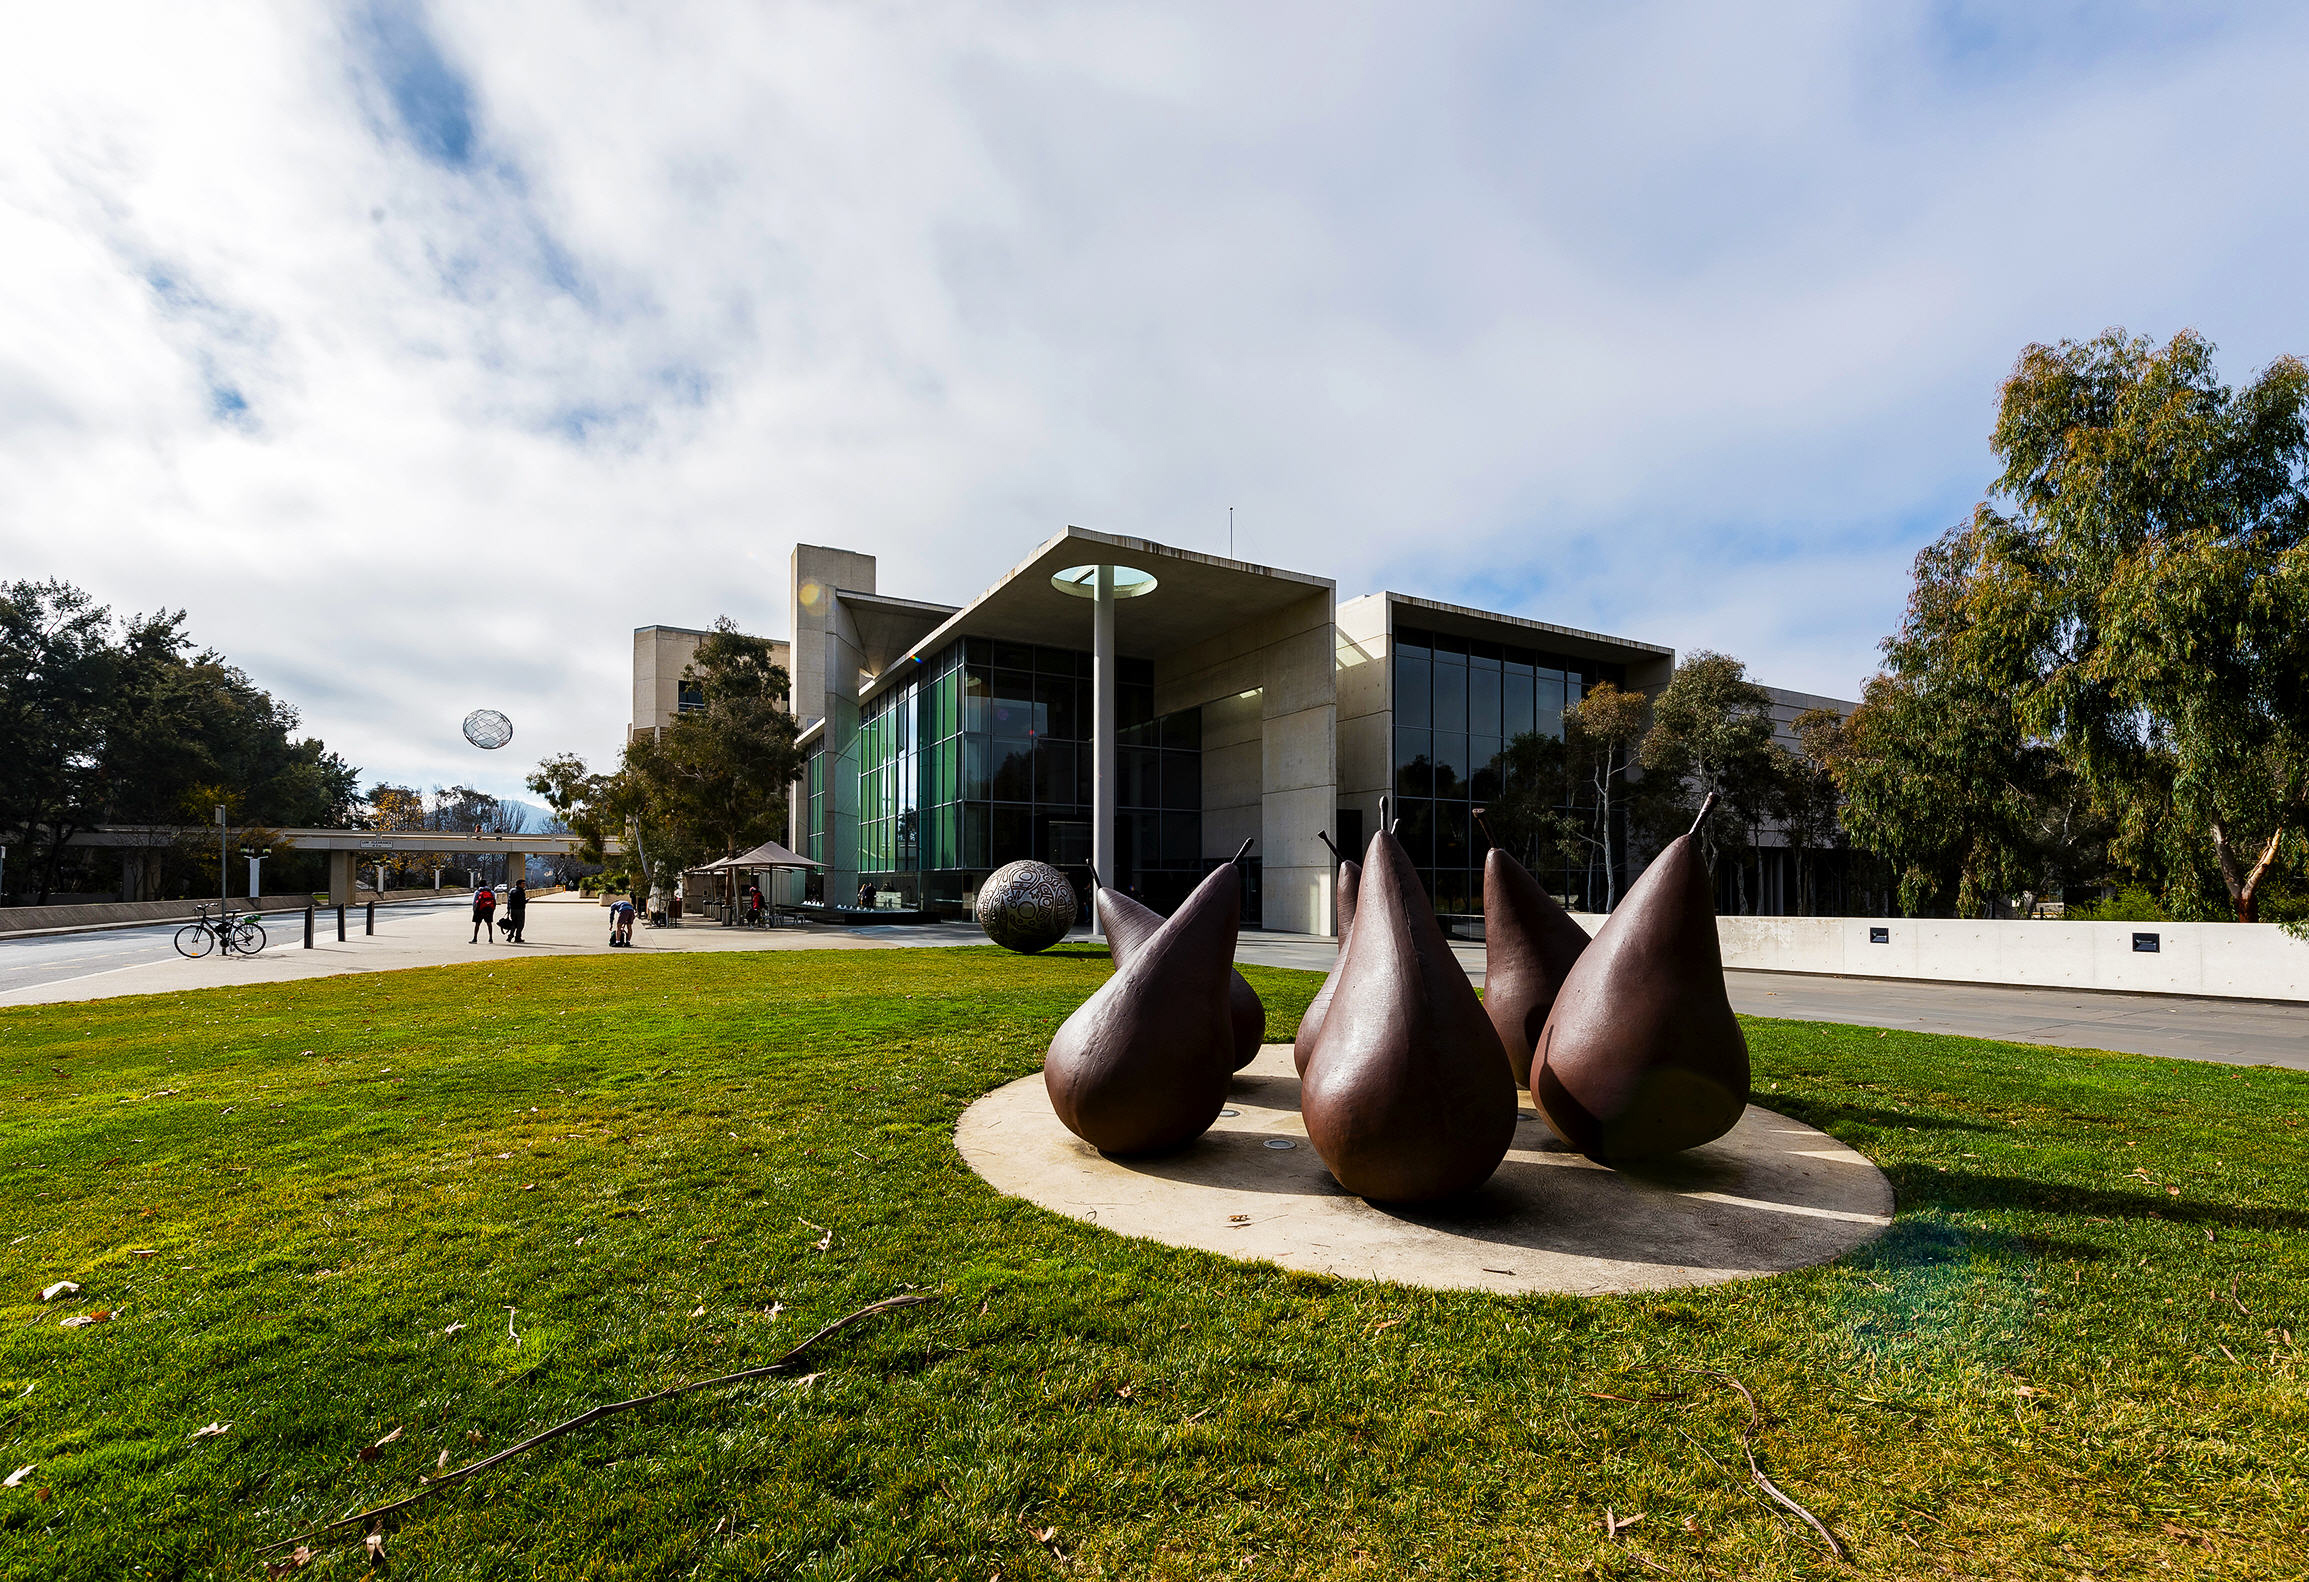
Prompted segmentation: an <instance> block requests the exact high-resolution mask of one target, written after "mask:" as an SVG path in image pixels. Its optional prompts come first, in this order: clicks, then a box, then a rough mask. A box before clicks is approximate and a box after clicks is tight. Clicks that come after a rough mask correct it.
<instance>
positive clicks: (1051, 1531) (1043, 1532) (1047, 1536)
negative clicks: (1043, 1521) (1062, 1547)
mask: <svg viewBox="0 0 2309 1582" xmlns="http://www.w3.org/2000/svg"><path fill="white" fill-rule="evenodd" d="M1028 1531H1030V1532H1032V1533H1033V1534H1034V1541H1035V1542H1036V1543H1038V1544H1046V1543H1049V1542H1050V1541H1051V1540H1052V1539H1053V1538H1056V1537H1057V1536H1058V1529H1057V1528H1055V1527H1033V1528H1029V1529H1028Z"/></svg>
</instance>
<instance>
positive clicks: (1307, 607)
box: [1155, 588, 1338, 934]
mask: <svg viewBox="0 0 2309 1582" xmlns="http://www.w3.org/2000/svg"><path fill="white" fill-rule="evenodd" d="M1331 616H1332V607H1331V591H1330V590H1329V589H1328V588H1325V589H1323V590H1322V591H1321V592H1319V593H1316V594H1313V595H1311V596H1309V597H1308V598H1305V599H1301V600H1299V601H1297V602H1296V603H1293V604H1290V605H1287V606H1285V607H1284V608H1283V609H1281V610H1278V611H1276V612H1275V613H1274V614H1272V615H1270V616H1268V617H1266V618H1265V619H1263V620H1260V621H1256V622H1253V623H1251V624H1248V625H1245V626H1243V627H1240V628H1238V629H1236V630H1234V631H1231V632H1227V633H1223V634H1222V635H1220V636H1217V637H1214V638H1212V639H1210V640H1209V641H1207V642H1203V643H1198V644H1195V645H1194V646H1192V647H1190V648H1187V649H1185V650H1182V651H1181V652H1179V653H1176V654H1173V655H1171V656H1169V657H1168V658H1166V659H1164V660H1162V661H1161V662H1160V663H1158V664H1157V665H1156V666H1155V712H1156V713H1158V714H1168V713H1171V712H1172V711H1174V710H1177V709H1185V708H1194V707H1198V706H1199V707H1202V708H1204V710H1205V713H1204V716H1203V728H1204V731H1205V737H1204V777H1205V778H1204V786H1203V806H1204V819H1203V830H1204V834H1203V841H1204V851H1205V854H1206V855H1210V856H1217V857H1231V856H1233V855H1234V853H1235V848H1236V847H1237V846H1239V845H1241V844H1242V841H1243V838H1244V835H1245V834H1249V833H1255V834H1256V835H1257V837H1258V842H1259V843H1258V845H1257V847H1256V848H1254V849H1255V850H1256V852H1257V854H1258V856H1259V860H1260V874H1261V886H1262V895H1263V900H1264V912H1265V917H1264V922H1265V926H1266V927H1268V928H1272V929H1282V930H1286V931H1288V932H1292V933H1301V934H1328V933H1330V932H1331V928H1332V896H1331V887H1332V874H1331V859H1330V854H1329V853H1328V852H1326V851H1325V850H1324V849H1323V843H1322V841H1321V839H1320V838H1318V835H1317V831H1319V830H1324V829H1328V828H1329V827H1330V826H1331V824H1332V822H1333V819H1332V812H1333V807H1334V802H1335V798H1336V797H1337V794H1338V686H1337V681H1336V677H1335V675H1334V673H1333V669H1332V648H1333V637H1332V624H1331ZM1254 701H1255V702H1256V705H1257V708H1258V738H1257V739H1258V744H1259V771H1258V776H1259V778H1258V786H1259V795H1258V828H1257V830H1256V831H1255V832H1254V831H1249V830H1246V829H1244V828H1243V827H1242V826H1243V825H1244V824H1245V823H1246V822H1247V811H1248V803H1247V802H1245V801H1244V800H1243V799H1242V798H1243V793H1244V792H1245V791H1247V789H1248V778H1249V777H1248V775H1247V773H1246V772H1245V771H1246V769H1247V757H1246V755H1244V754H1243V752H1242V749H1243V748H1245V747H1246V746H1247V745H1248V729H1247V727H1248V721H1247V718H1246V717H1245V716H1247V713H1248V707H1247V706H1248V705H1250V704H1251V703H1252V702H1254ZM1212 705H1221V706H1220V707H1219V708H1218V709H1217V710H1216V721H1217V724H1218V727H1219V730H1220V733H1221V734H1220V737H1219V741H1220V748H1219V764H1218V766H1219V771H1220V774H1221V776H1222V779H1221V781H1220V784H1219V786H1218V788H1217V795H1218V796H1219V797H1221V798H1224V799H1225V800H1224V801H1223V802H1221V803H1219V804H1218V806H1217V811H1218V813H1219V815H1220V816H1219V817H1217V818H1213V817H1212V812H1213V810H1214V796H1213V790H1214V788H1213V785H1212V783H1211V779H1210V774H1211V768H1212V762H1211V741H1212V738H1211V736H1210V734H1209V733H1210V731H1211V729H1212V725H1213V710H1212ZM1230 832H1231V839H1230V838H1229V836H1230ZM1222 841H1224V842H1226V844H1225V845H1224V847H1223V849H1222V847H1221V844H1220V843H1221V842H1222Z"/></svg>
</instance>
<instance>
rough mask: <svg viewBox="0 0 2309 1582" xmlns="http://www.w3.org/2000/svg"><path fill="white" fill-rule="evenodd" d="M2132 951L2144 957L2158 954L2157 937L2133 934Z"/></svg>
mask: <svg viewBox="0 0 2309 1582" xmlns="http://www.w3.org/2000/svg"><path fill="white" fill-rule="evenodd" d="M2133 949H2134V950H2136V951H2138V952H2139V953H2140V954H2142V955H2144V956H2154V955H2156V954H2158V947H2157V936H2156V935H2154V934H2135V935H2134V936H2133Z"/></svg>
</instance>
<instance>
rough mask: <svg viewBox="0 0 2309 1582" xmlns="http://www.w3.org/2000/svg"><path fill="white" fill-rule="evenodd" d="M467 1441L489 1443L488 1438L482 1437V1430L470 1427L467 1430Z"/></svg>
mask: <svg viewBox="0 0 2309 1582" xmlns="http://www.w3.org/2000/svg"><path fill="white" fill-rule="evenodd" d="M465 1442H466V1443H467V1444H469V1445H480V1444H486V1443H488V1441H487V1440H485V1439H483V1438H482V1437H481V1430H480V1429H478V1428H468V1429H466V1430H465Z"/></svg>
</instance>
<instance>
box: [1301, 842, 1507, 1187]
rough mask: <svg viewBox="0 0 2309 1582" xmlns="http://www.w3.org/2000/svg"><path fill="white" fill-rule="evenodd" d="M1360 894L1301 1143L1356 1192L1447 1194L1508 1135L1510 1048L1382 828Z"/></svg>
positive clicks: (1311, 1076) (1311, 1067) (1502, 1146)
mask: <svg viewBox="0 0 2309 1582" xmlns="http://www.w3.org/2000/svg"><path fill="white" fill-rule="evenodd" d="M1358 891H1359V893H1358V894H1357V896H1356V902H1355V926H1354V928H1353V929H1352V930H1351V931H1350V932H1349V933H1348V936H1347V943H1346V948H1345V951H1344V953H1343V956H1342V959H1341V961H1340V964H1339V972H1338V977H1339V981H1338V986H1337V988H1336V989H1335V990H1334V991H1333V993H1332V995H1331V1006H1330V1009H1329V1011H1328V1012H1327V1013H1326V1014H1325V1015H1324V1018H1323V1028H1322V1032H1321V1034H1320V1036H1318V1037H1317V1039H1316V1040H1315V1051H1314V1055H1313V1058H1311V1059H1310V1060H1309V1061H1308V1062H1307V1072H1306V1075H1305V1077H1304V1078H1302V1079H1301V1083H1300V1090H1299V1111H1300V1114H1301V1115H1302V1116H1303V1117H1304V1118H1305V1120H1306V1123H1307V1140H1308V1141H1309V1142H1311V1143H1312V1144H1313V1145H1314V1148H1315V1152H1316V1153H1317V1154H1319V1155H1321V1156H1322V1160H1323V1163H1324V1164H1325V1165H1327V1166H1329V1167H1330V1171H1331V1174H1332V1175H1333V1176H1334V1177H1336V1178H1337V1180H1338V1182H1339V1184H1340V1185H1341V1186H1343V1187H1345V1188H1346V1189H1347V1190H1348V1191H1350V1192H1353V1193H1356V1194H1357V1195H1359V1196H1362V1197H1366V1198H1370V1199H1372V1200H1373V1201H1376V1202H1383V1203H1425V1202H1433V1201H1435V1200H1437V1199H1441V1198H1449V1197H1455V1196H1457V1195H1459V1194H1461V1193H1464V1192H1469V1191H1472V1190H1473V1189H1474V1188H1476V1187H1479V1186H1481V1185H1482V1184H1483V1183H1484V1182H1485V1181H1487V1180H1489V1179H1490V1177H1491V1173H1492V1172H1493V1171H1494V1170H1496V1169H1498V1168H1499V1161H1500V1160H1501V1159H1503V1158H1505V1157H1506V1155H1507V1148H1508V1144H1509V1143H1510V1142H1511V1141H1512V1140H1513V1139H1514V1136H1515V1117H1516V1101H1515V1084H1514V1082H1513V1081H1512V1080H1511V1079H1510V1078H1509V1076H1508V1072H1507V1053H1506V1051H1505V1050H1503V1049H1502V1048H1500V1045H1499V1034H1498V1033H1497V1032H1495V1031H1494V1030H1493V1029H1492V1026H1491V1020H1490V1018H1489V1017H1487V1016H1485V1015H1484V1014H1483V1002H1482V1001H1481V1000H1479V999H1477V998H1476V995H1475V989H1474V986H1473V985H1472V984H1470V983H1469V982H1468V981H1467V974H1466V973H1465V972H1464V971H1463V970H1461V968H1460V965H1459V962H1458V960H1457V958H1455V957H1454V956H1453V955H1452V954H1451V947H1450V945H1449V944H1448V943H1446V942H1445V940H1444V937H1443V930H1442V928H1441V927H1440V926H1439V925H1438V924H1437V923H1436V921H1435V912H1434V909H1433V908H1432V907H1431V906H1429V904H1428V901H1427V893H1426V891H1425V890H1424V889H1422V888H1421V886H1420V883H1419V875H1418V872H1417V870H1415V869H1414V868H1413V867H1412V866H1411V858H1410V854H1409V853H1407V852H1405V851H1404V849H1403V845H1402V843H1401V842H1400V841H1398V840H1397V839H1396V838H1395V836H1394V835H1393V833H1391V832H1390V831H1388V830H1385V829H1382V830H1381V831H1380V832H1379V833H1378V834H1376V835H1374V836H1372V837H1371V844H1370V846H1369V848H1368V849H1367V850H1366V851H1365V852H1364V855H1363V872H1362V877H1361V882H1360V884H1359V886H1358Z"/></svg>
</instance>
